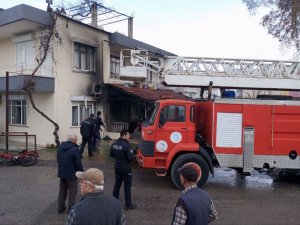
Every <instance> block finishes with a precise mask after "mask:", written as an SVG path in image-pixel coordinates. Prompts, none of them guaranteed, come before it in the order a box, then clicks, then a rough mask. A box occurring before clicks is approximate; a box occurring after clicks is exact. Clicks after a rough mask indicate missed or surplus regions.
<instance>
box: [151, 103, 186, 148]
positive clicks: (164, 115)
mask: <svg viewBox="0 0 300 225" xmlns="http://www.w3.org/2000/svg"><path fill="white" fill-rule="evenodd" d="M186 110H187V106H185V105H168V106H165V107H164V108H163V109H162V110H161V111H160V119H161V120H163V125H162V126H158V127H157V128H156V132H155V133H156V138H155V139H156V140H157V142H156V144H155V146H156V150H157V151H159V152H168V151H170V150H171V149H172V148H173V147H174V145H176V144H178V143H187V141H188V127H187V122H186V121H187V111H186Z"/></svg>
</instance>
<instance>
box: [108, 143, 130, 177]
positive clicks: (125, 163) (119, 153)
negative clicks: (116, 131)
mask: <svg viewBox="0 0 300 225" xmlns="http://www.w3.org/2000/svg"><path fill="white" fill-rule="evenodd" d="M110 157H112V158H115V170H116V171H118V172H130V171H131V161H132V159H133V158H134V153H133V150H132V149H131V145H130V143H129V142H128V141H127V140H125V139H123V138H119V139H118V140H117V141H115V142H114V143H113V144H112V146H111V148H110Z"/></svg>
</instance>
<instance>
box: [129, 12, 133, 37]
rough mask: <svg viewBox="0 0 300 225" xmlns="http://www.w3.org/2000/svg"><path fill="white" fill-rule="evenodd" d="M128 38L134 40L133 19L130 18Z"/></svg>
mask: <svg viewBox="0 0 300 225" xmlns="http://www.w3.org/2000/svg"><path fill="white" fill-rule="evenodd" d="M128 37H130V38H133V17H129V18H128Z"/></svg>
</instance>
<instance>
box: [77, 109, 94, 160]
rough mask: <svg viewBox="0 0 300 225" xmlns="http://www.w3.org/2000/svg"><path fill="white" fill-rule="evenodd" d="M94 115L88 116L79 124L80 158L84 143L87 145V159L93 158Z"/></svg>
mask: <svg viewBox="0 0 300 225" xmlns="http://www.w3.org/2000/svg"><path fill="white" fill-rule="evenodd" d="M94 117H95V115H94V114H90V117H89V118H87V119H86V120H84V121H83V122H82V123H81V127H80V134H81V136H82V143H81V147H80V153H81V158H82V153H83V151H84V147H85V145H86V143H88V154H89V157H93V153H92V150H93V137H94V136H95V120H94Z"/></svg>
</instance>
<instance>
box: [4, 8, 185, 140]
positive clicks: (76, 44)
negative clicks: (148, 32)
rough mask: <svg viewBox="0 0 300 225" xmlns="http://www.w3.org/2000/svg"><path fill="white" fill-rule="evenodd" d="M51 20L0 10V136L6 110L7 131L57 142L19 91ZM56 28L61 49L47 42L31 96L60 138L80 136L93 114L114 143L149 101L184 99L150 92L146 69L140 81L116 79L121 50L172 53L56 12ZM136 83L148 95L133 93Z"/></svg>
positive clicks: (28, 11)
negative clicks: (99, 116)
mask: <svg viewBox="0 0 300 225" xmlns="http://www.w3.org/2000/svg"><path fill="white" fill-rule="evenodd" d="M51 21H52V19H51V13H50V12H47V11H43V10H40V9H37V8H34V7H31V6H28V5H25V4H22V5H17V6H15V7H12V8H9V9H5V10H1V11H0V95H1V101H0V115H3V116H1V117H0V131H5V128H6V126H5V124H6V117H5V116H4V115H5V112H6V105H8V107H9V117H8V124H9V131H11V132H28V133H30V134H36V135H37V143H38V144H39V145H51V144H54V137H53V136H52V132H53V130H54V127H53V125H52V124H51V123H50V122H49V121H47V120H46V119H44V118H43V117H42V116H41V115H40V114H38V113H37V112H36V111H35V110H34V109H33V108H32V106H31V104H30V101H29V99H28V96H27V95H26V92H25V91H24V90H23V89H22V88H23V86H24V83H26V81H27V80H28V79H29V78H30V76H29V75H30V74H31V73H32V71H33V69H34V68H35V67H36V65H37V61H36V58H37V55H38V54H39V51H38V49H39V44H40V39H41V36H42V35H43V32H45V29H46V27H47V26H48V25H49V24H50V23H51ZM56 29H57V31H58V33H59V35H60V37H61V38H62V43H63V44H62V45H59V44H58V43H57V42H55V41H52V43H51V46H52V48H51V49H52V51H51V53H49V54H48V56H47V58H46V61H45V62H44V64H43V66H42V67H41V68H40V69H39V70H38V71H37V73H36V75H35V77H34V82H35V86H34V94H33V97H34V100H35V104H36V106H37V107H38V108H39V109H40V110H41V111H43V112H44V113H45V114H46V115H47V116H49V117H50V118H51V119H52V120H54V121H55V122H56V123H57V124H58V125H59V126H60V129H59V136H60V140H65V138H66V135H67V133H69V132H74V133H76V134H78V135H80V132H79V127H80V123H81V122H82V120H84V119H85V118H87V117H88V115H89V114H90V113H95V112H96V111H98V110H101V111H102V112H103V117H104V118H103V119H104V122H105V123H106V125H107V131H105V132H106V133H105V134H108V135H110V136H112V137H116V135H117V133H116V131H119V130H120V129H121V128H129V124H130V122H131V121H136V119H137V118H140V117H141V116H142V117H145V116H147V113H149V112H148V111H150V110H151V104H153V101H155V100H157V99H159V98H160V97H161V96H162V95H164V94H165V92H167V93H168V94H171V95H172V97H178V98H184V97H183V96H182V95H179V94H176V93H173V92H170V91H164V90H160V91H158V90H154V89H155V88H156V87H157V82H158V80H157V75H155V74H151V73H149V72H147V71H145V72H144V73H143V74H141V76H140V77H139V76H138V78H130V77H129V78H128V77H126V76H125V77H124V76H122V74H120V52H121V50H122V49H128V48H130V49H135V48H143V49H147V50H148V51H151V52H154V53H160V54H162V55H172V53H169V52H166V51H164V50H162V49H159V48H156V47H153V46H151V45H148V44H146V43H143V42H140V41H137V40H135V39H133V38H130V37H127V36H125V35H122V34H119V33H109V32H107V31H105V30H103V29H102V28H98V27H94V26H91V25H89V24H85V23H83V22H80V21H77V20H74V19H71V18H69V17H67V16H65V15H61V14H57V20H56ZM6 72H9V88H8V90H9V95H8V104H6V94H5V91H6V85H5V81H6V78H5V75H6ZM137 81H138V82H137ZM124 84H125V85H124ZM134 84H138V86H140V87H144V88H145V89H140V88H138V87H132V86H133V85H134ZM149 87H151V88H149ZM142 90H144V91H142ZM145 93H146V94H145ZM114 135H115V136H114Z"/></svg>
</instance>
